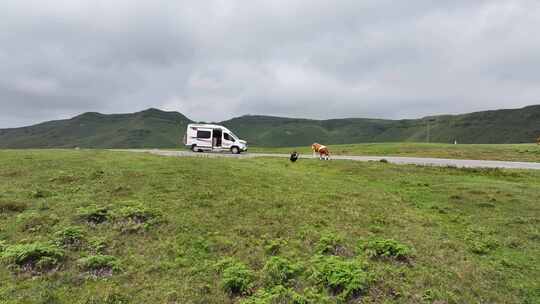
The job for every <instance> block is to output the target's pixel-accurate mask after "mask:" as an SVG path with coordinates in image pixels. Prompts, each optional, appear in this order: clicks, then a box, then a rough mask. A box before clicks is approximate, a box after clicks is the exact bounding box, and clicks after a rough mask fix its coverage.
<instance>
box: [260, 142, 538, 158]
mask: <svg viewBox="0 0 540 304" xmlns="http://www.w3.org/2000/svg"><path fill="white" fill-rule="evenodd" d="M328 147H329V148H330V152H331V153H333V154H336V155H340V154H341V155H376V156H412V157H437V158H457V159H480V160H508V161H526V162H540V145H536V144H498V145H491V144H490V145H480V144H476V145H472V144H464V145H451V144H426V143H372V144H350V145H329V146H328ZM294 150H296V151H298V152H300V153H305V154H311V147H310V146H303V147H293V148H291V147H285V148H269V147H253V148H250V152H268V153H291V152H292V151H294Z"/></svg>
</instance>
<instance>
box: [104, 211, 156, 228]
mask: <svg viewBox="0 0 540 304" xmlns="http://www.w3.org/2000/svg"><path fill="white" fill-rule="evenodd" d="M114 216H115V220H116V222H117V224H118V226H119V227H120V228H121V230H122V231H124V232H137V231H139V230H142V229H148V228H149V227H151V226H153V225H155V224H157V223H159V221H160V218H161V214H160V213H159V212H158V211H157V210H153V209H150V208H147V207H144V206H127V207H123V208H121V209H119V210H118V211H117V212H116V213H115V215H114Z"/></svg>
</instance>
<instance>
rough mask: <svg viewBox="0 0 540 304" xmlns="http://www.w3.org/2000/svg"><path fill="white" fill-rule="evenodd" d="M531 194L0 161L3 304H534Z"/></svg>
mask: <svg viewBox="0 0 540 304" xmlns="http://www.w3.org/2000/svg"><path fill="white" fill-rule="evenodd" d="M539 181H540V172H536V171H511V170H475V169H456V168H430V167H416V166H395V165H391V164H386V163H361V162H348V161H326V162H324V161H317V160H300V161H299V162H298V163H295V164H290V163H289V162H288V161H286V160H284V159H274V158H272V159H202V158H166V157H159V156H152V155H144V154H138V153H137V154H135V153H133V154H129V153H120V152H107V151H84V150H81V151H61V150H58V151H54V150H49V151H0V255H1V263H2V264H1V265H0V303H345V302H349V303H538V302H539V301H540V266H539V265H540V228H539V227H540V205H539V202H538V198H539V197H540V187H538V184H539Z"/></svg>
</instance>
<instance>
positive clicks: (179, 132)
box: [0, 105, 540, 148]
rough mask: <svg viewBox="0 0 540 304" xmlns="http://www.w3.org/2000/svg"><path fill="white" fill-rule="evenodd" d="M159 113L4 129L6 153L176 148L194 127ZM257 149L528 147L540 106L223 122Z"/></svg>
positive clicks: (90, 116) (538, 132) (539, 131)
mask: <svg viewBox="0 0 540 304" xmlns="http://www.w3.org/2000/svg"><path fill="white" fill-rule="evenodd" d="M191 122H193V121H192V120H191V119H189V118H187V117H186V116H184V115H183V114H181V113H178V112H168V111H162V110H158V109H155V108H150V109H148V110H144V111H140V112H136V113H128V114H101V113H97V112H87V113H83V114H81V115H78V116H75V117H73V118H71V119H64V120H54V121H48V122H43V123H40V124H36V125H32V126H28V127H20V128H10V129H0V148H72V147H83V148H174V147H179V146H181V138H182V136H183V134H184V132H185V128H186V126H187V124H189V123H191ZM219 124H222V125H225V126H227V127H229V128H230V129H232V130H233V131H234V132H235V133H236V134H238V135H239V136H240V137H242V138H244V139H247V140H248V142H249V144H250V145H257V146H298V145H307V144H311V143H312V142H315V141H318V142H322V143H325V144H346V143H362V142H397V141H409V142H426V141H428V140H429V141H430V142H447V143H450V142H453V141H454V140H457V141H458V142H460V143H526V142H534V139H535V138H536V137H538V136H540V105H532V106H527V107H524V108H520V109H503V110H490V111H482V112H474V113H469V114H460V115H438V116H429V117H424V118H419V119H401V120H389V119H370V118H344V119H328V120H314V119H302V118H285V117H274V116H263V115H245V116H241V117H236V118H233V119H230V120H226V121H222V122H219Z"/></svg>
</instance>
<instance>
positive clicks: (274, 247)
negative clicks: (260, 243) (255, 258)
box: [264, 239, 287, 255]
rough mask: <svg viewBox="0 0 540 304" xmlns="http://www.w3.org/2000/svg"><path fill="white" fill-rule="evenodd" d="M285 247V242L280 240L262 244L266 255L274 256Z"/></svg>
mask: <svg viewBox="0 0 540 304" xmlns="http://www.w3.org/2000/svg"><path fill="white" fill-rule="evenodd" d="M285 245H287V241H285V240H282V239H275V240H267V241H265V244H264V251H265V252H266V254H268V255H276V254H278V253H279V251H280V250H281V248H282V247H283V246H285Z"/></svg>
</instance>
